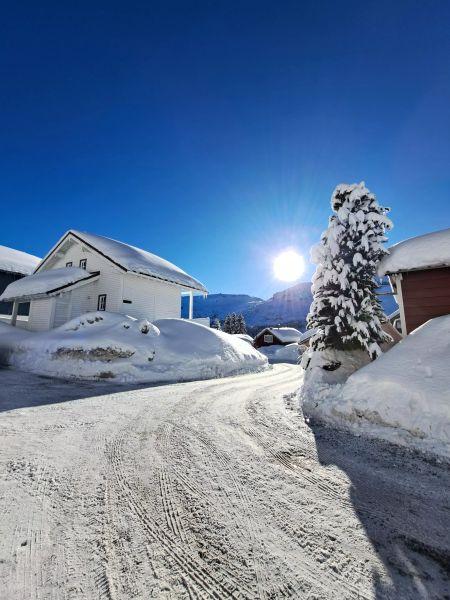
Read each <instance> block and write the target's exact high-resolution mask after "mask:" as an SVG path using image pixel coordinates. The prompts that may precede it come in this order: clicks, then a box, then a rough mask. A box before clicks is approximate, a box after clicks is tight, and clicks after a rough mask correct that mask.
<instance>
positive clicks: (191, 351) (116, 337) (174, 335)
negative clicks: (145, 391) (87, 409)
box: [0, 312, 267, 383]
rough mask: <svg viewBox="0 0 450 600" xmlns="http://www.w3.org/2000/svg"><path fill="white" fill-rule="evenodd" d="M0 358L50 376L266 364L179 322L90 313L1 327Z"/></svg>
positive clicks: (176, 373)
mask: <svg viewBox="0 0 450 600" xmlns="http://www.w3.org/2000/svg"><path fill="white" fill-rule="evenodd" d="M0 362H2V363H3V364H10V365H13V366H15V367H17V368H19V369H23V370H27V371H31V372H33V373H38V374H42V375H48V376H54V377H66V378H67V377H73V378H80V379H114V380H115V381H121V382H143V383H153V382H154V383H156V382H171V381H189V380H196V379H210V378H214V377H224V376H227V375H235V374H238V373H249V372H254V371H258V370H262V369H265V368H266V367H267V359H266V358H265V357H264V356H263V355H262V354H260V353H259V352H258V351H257V350H255V349H254V348H252V347H251V346H250V344H248V343H247V342H245V341H244V340H241V339H239V338H238V337H236V336H232V335H228V334H227V333H223V332H222V331H217V330H215V329H210V328H208V327H205V326H204V325H200V324H198V323H193V322H191V321H185V320H182V319H161V320H159V321H155V323H150V322H149V321H146V320H143V321H142V320H141V321H138V320H136V319H133V318H132V317H127V316H123V315H119V314H115V313H108V312H94V313H87V314H85V315H83V316H82V317H78V318H76V319H73V320H71V321H69V322H67V323H65V324H64V325H62V326H61V327H58V328H56V329H53V330H51V331H46V332H42V333H36V332H27V331H23V330H17V329H16V328H15V327H11V326H10V325H5V324H0Z"/></svg>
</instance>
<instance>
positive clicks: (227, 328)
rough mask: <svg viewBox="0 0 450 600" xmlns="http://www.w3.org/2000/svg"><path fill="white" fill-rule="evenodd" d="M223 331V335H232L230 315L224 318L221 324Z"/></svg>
mask: <svg viewBox="0 0 450 600" xmlns="http://www.w3.org/2000/svg"><path fill="white" fill-rule="evenodd" d="M223 331H225V333H232V331H231V315H227V316H226V317H225V321H224V322H223Z"/></svg>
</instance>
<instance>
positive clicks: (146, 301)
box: [120, 273, 181, 321]
mask: <svg viewBox="0 0 450 600" xmlns="http://www.w3.org/2000/svg"><path fill="white" fill-rule="evenodd" d="M123 299H124V300H131V304H122V308H121V310H120V312H122V313H124V314H126V315H130V316H131V317H137V318H146V319H149V320H150V321H154V320H156V319H164V318H170V317H172V318H173V317H175V318H176V317H180V315H181V290H180V288H179V287H178V286H176V285H173V284H170V283H165V282H164V281H157V280H155V279H151V278H150V277H139V276H136V275H133V274H131V273H127V274H126V275H125V276H124V285H123Z"/></svg>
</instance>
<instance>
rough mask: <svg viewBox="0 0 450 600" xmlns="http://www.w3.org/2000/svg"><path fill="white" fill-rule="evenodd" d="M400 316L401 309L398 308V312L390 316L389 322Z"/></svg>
mask: <svg viewBox="0 0 450 600" xmlns="http://www.w3.org/2000/svg"><path fill="white" fill-rule="evenodd" d="M399 316H400V309H399V308H397V310H394V312H392V313H391V314H390V315H388V321H392V319H396V318H397V317H399Z"/></svg>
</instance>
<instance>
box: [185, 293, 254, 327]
mask: <svg viewBox="0 0 450 600" xmlns="http://www.w3.org/2000/svg"><path fill="white" fill-rule="evenodd" d="M261 303H264V300H262V299H261V298H256V297H254V296H247V294H210V295H209V296H208V297H207V298H203V296H195V297H194V317H195V318H197V317H210V318H211V319H219V320H220V321H223V320H224V319H225V317H226V316H227V315H228V314H230V313H231V312H239V313H246V311H247V309H249V308H250V307H253V306H255V305H258V304H261ZM188 309H189V299H188V297H187V296H183V297H182V300H181V314H182V316H183V317H187V316H188Z"/></svg>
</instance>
